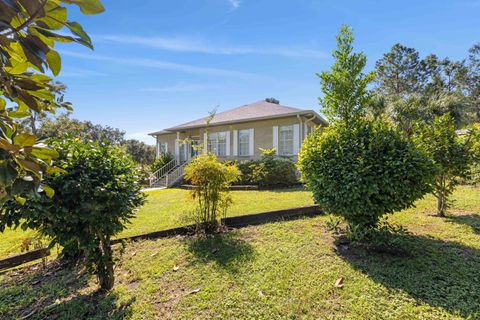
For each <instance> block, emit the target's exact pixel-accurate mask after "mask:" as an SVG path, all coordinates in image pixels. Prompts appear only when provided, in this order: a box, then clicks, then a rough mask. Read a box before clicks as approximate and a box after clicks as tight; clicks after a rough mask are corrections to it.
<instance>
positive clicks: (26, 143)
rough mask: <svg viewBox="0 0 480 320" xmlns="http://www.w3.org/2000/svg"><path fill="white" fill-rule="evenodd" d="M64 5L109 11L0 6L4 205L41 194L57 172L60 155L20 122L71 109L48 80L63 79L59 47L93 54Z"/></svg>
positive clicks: (29, 1) (57, 1)
mask: <svg viewBox="0 0 480 320" xmlns="http://www.w3.org/2000/svg"><path fill="white" fill-rule="evenodd" d="M62 4H75V5H78V6H79V7H80V10H81V12H82V13H84V14H95V13H100V12H102V11H104V8H103V6H102V5H101V3H100V2H99V1H98V0H0V21H1V24H0V61H2V63H1V66H0V204H1V203H3V202H5V201H6V200H8V199H10V198H12V197H16V199H17V200H18V201H23V200H22V197H21V195H24V194H27V193H36V192H37V190H38V188H39V187H40V185H41V181H42V175H43V174H44V173H49V172H51V171H52V169H51V166H50V165H51V163H52V158H54V157H55V156H57V153H56V152H55V151H54V150H50V149H48V148H45V147H44V146H43V145H42V144H40V143H39V141H38V140H37V138H36V136H35V135H33V134H30V133H27V132H25V131H23V130H22V127H21V126H19V125H18V122H19V119H22V118H26V117H29V116H31V115H32V112H38V113H42V112H53V111H54V110H55V109H57V108H67V109H70V108H71V105H70V104H69V103H67V102H64V101H63V100H61V99H60V100H59V99H57V97H56V94H55V90H54V83H53V80H52V78H51V77H49V76H47V75H46V71H47V70H50V71H51V72H52V73H53V75H55V76H56V75H58V74H59V73H60V69H61V59H60V55H59V54H58V52H57V51H55V50H54V45H55V43H56V42H59V41H61V42H77V43H81V44H83V45H85V46H87V47H90V48H92V43H91V40H90V38H89V37H88V35H87V34H86V33H85V31H84V30H83V28H82V27H81V25H80V24H79V23H77V22H74V21H70V20H68V18H67V8H66V7H64V6H62ZM62 29H66V30H62ZM59 31H60V32H59ZM68 32H69V33H68ZM68 34H70V35H68ZM46 188H48V187H47V186H45V187H44V189H46Z"/></svg>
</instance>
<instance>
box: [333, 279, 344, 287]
mask: <svg viewBox="0 0 480 320" xmlns="http://www.w3.org/2000/svg"><path fill="white" fill-rule="evenodd" d="M341 287H343V277H340V278H338V279H337V281H335V288H341Z"/></svg>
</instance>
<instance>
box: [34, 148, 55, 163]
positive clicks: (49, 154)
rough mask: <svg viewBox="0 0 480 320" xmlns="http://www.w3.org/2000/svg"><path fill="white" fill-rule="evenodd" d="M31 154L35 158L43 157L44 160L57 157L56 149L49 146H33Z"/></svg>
mask: <svg viewBox="0 0 480 320" xmlns="http://www.w3.org/2000/svg"><path fill="white" fill-rule="evenodd" d="M31 154H32V156H35V157H37V158H40V159H44V160H51V159H54V158H56V157H58V152H57V151H55V150H53V149H50V148H46V147H33V148H32V151H31Z"/></svg>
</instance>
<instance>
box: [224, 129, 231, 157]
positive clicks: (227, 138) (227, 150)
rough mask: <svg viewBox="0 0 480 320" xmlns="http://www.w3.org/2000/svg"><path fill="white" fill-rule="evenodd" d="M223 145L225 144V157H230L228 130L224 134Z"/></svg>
mask: <svg viewBox="0 0 480 320" xmlns="http://www.w3.org/2000/svg"><path fill="white" fill-rule="evenodd" d="M225 136H226V138H225V144H226V150H225V151H226V152H225V153H226V156H227V157H229V156H230V130H228V131H227V132H225Z"/></svg>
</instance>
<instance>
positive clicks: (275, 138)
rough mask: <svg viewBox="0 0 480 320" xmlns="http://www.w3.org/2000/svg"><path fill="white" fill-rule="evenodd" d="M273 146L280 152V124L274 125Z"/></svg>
mask: <svg viewBox="0 0 480 320" xmlns="http://www.w3.org/2000/svg"><path fill="white" fill-rule="evenodd" d="M272 145H273V147H274V148H275V152H276V154H278V126H273V142H272Z"/></svg>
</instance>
